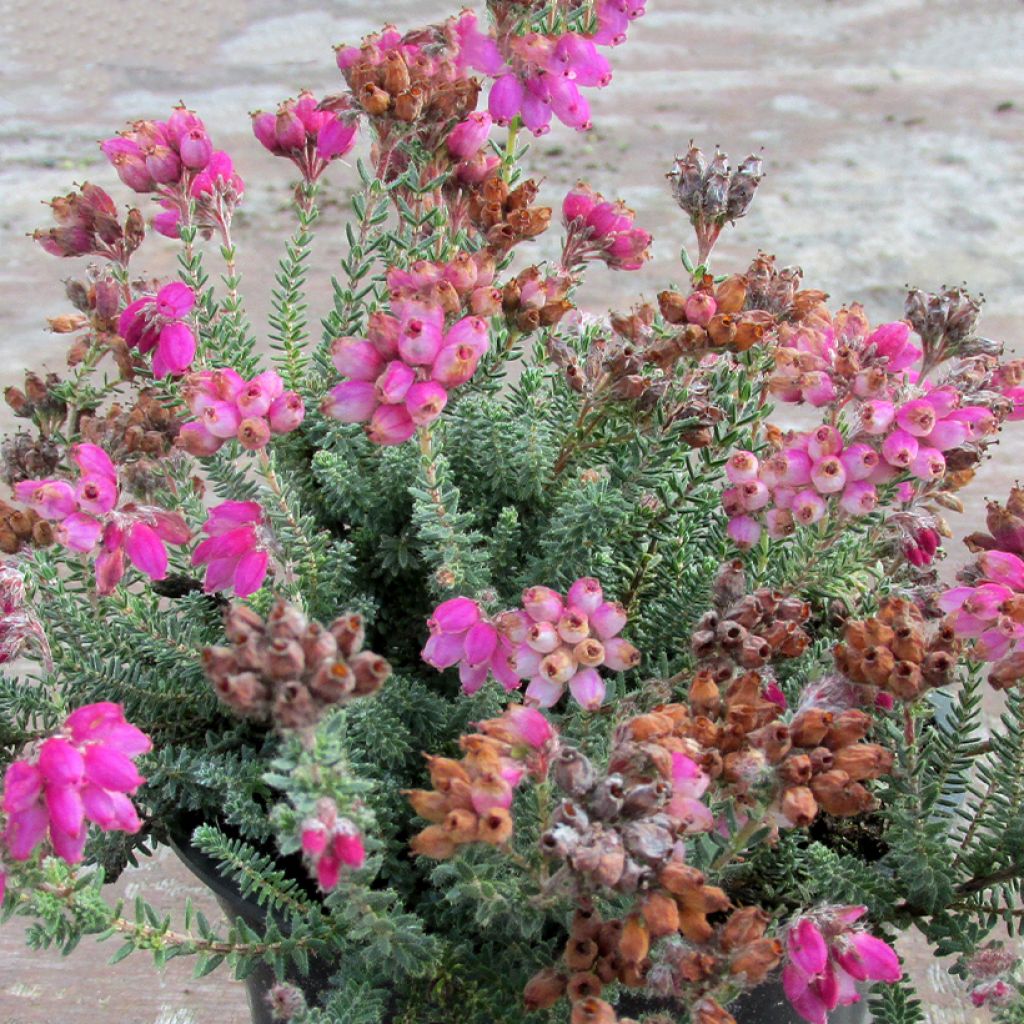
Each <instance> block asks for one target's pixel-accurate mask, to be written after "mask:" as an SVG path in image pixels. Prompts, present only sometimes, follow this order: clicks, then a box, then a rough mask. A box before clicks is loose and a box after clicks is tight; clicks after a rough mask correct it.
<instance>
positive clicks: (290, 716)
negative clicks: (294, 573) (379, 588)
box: [203, 601, 391, 731]
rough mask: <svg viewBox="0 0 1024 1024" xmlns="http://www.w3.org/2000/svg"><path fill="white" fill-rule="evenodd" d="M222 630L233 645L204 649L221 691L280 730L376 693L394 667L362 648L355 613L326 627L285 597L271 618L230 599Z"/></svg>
mask: <svg viewBox="0 0 1024 1024" xmlns="http://www.w3.org/2000/svg"><path fill="white" fill-rule="evenodd" d="M224 631H225V633H226V634H227V638H228V641H229V642H230V644H231V646H230V647H208V648H206V650H204V651H203V669H204V671H205V672H206V675H207V677H208V678H209V679H210V681H211V683H212V684H213V688H214V690H215V692H216V694H217V696H218V697H219V698H220V699H221V700H222V701H223V702H224V703H225V704H226V705H227V706H228V707H229V708H231V710H232V711H234V712H235V713H236V714H238V715H241V716H242V717H243V718H252V719H255V720H257V721H269V722H271V723H272V724H273V725H274V727H275V728H277V729H279V730H293V729H294V730H302V731H308V730H310V729H312V728H313V727H314V726H315V725H316V723H317V722H318V721H319V719H320V717H321V716H322V715H323V714H324V712H325V711H326V710H327V709H328V708H330V707H332V706H334V705H344V704H348V703H350V702H351V701H353V700H355V699H357V698H359V697H366V696H369V695H370V694H373V693H376V692H377V690H379V689H380V687H381V686H382V685H383V684H384V682H385V680H386V679H387V678H388V676H389V675H390V674H391V666H390V665H389V664H388V662H387V661H385V660H384V659H383V658H381V657H380V656H379V655H377V654H374V653H373V652H372V651H365V650H363V622H362V617H361V616H359V615H357V614H352V613H350V614H348V615H342V616H340V617H339V618H338V619H336V620H335V621H334V622H333V623H331V625H330V626H328V627H326V628H325V627H324V626H321V625H320V624H319V623H318V622H311V621H309V620H308V619H307V618H306V616H305V615H303V614H302V612H300V611H299V610H298V609H297V608H295V607H294V606H293V605H290V604H287V603H286V602H285V601H278V602H277V604H276V605H275V606H274V608H273V609H272V610H271V612H270V614H269V616H268V617H267V619H266V621H264V620H263V619H262V618H260V616H259V615H258V614H257V613H256V612H254V611H253V610H252V609H250V608H248V607H246V606H245V605H232V606H231V607H230V608H229V609H228V610H227V612H226V614H225V620H224Z"/></svg>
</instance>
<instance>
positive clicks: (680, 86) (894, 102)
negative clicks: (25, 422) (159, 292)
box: [0, 0, 1024, 1024]
mask: <svg viewBox="0 0 1024 1024" xmlns="http://www.w3.org/2000/svg"><path fill="white" fill-rule="evenodd" d="M649 2H650V13H649V14H648V16H647V17H646V18H644V19H643V20H642V21H640V22H639V23H638V24H637V25H636V26H635V28H634V31H633V35H632V36H631V39H630V41H629V43H628V44H627V45H626V46H624V47H622V48H620V49H618V50H616V51H615V52H614V54H613V61H614V65H615V69H616V75H615V81H614V82H613V83H612V85H611V87H609V88H608V89H607V90H605V91H604V92H602V93H600V94H598V95H597V97H596V99H595V101H594V103H593V107H594V121H595V124H596V125H597V128H596V130H595V131H594V132H593V133H591V134H590V135H589V136H587V137H580V136H577V135H573V134H572V133H569V132H567V131H565V130H564V129H561V128H558V129H556V130H555V131H554V132H553V133H552V134H551V135H549V136H547V137H546V138H544V139H542V140H540V142H539V143H538V144H537V145H536V146H535V147H534V150H533V152H532V154H531V156H530V157H529V158H528V159H529V160H530V161H531V165H532V166H533V167H535V168H537V170H538V172H539V173H541V174H543V175H545V176H546V178H547V182H546V184H547V186H548V187H549V189H548V191H547V193H546V195H547V196H548V197H550V198H551V199H553V200H554V201H557V198H558V197H559V196H560V194H561V193H562V192H563V191H564V188H565V187H566V186H567V185H569V184H570V183H571V182H572V181H573V180H574V179H575V178H576V177H579V176H584V177H586V178H588V180H589V181H590V182H591V184H593V185H594V186H595V187H596V188H599V189H601V190H603V191H605V192H606V194H613V193H614V194H615V195H619V196H621V197H623V198H625V199H626V200H627V201H628V202H629V203H630V204H631V205H633V206H634V207H635V208H636V209H637V211H638V222H639V223H640V224H641V225H644V226H646V227H648V228H650V229H652V230H654V232H655V234H656V236H657V240H656V243H655V247H654V252H655V256H656V259H655V261H654V262H653V264H652V265H651V266H649V267H648V268H646V269H645V270H644V271H643V272H642V273H640V274H637V275H625V274H619V275H613V274H610V273H609V272H605V271H602V270H600V269H598V270H595V271H594V275H593V280H592V282H591V284H590V286H589V288H588V294H589V296H590V297H591V298H592V299H593V301H594V303H595V305H596V307H597V309H601V308H603V307H604V306H606V305H608V304H610V303H612V304H616V305H618V306H620V307H621V306H625V305H627V304H628V303H629V302H630V301H631V299H630V296H631V295H632V294H634V291H635V289H637V288H639V289H641V290H642V291H643V292H644V293H645V294H646V295H647V296H649V297H651V296H653V295H654V293H655V292H656V291H657V290H658V289H659V288H661V287H663V286H664V284H665V283H667V282H669V281H671V280H673V279H678V275H677V273H676V271H677V267H678V264H677V263H676V254H677V252H678V248H679V245H680V243H682V242H689V239H688V238H687V237H686V232H685V231H684V228H685V225H684V223H683V221H682V219H681V216H680V215H679V214H678V211H677V210H675V208H674V207H673V206H672V204H671V202H670V200H669V198H668V195H667V191H666V188H665V183H664V179H663V177H662V175H663V173H664V171H665V170H667V169H668V166H669V165H670V163H671V159H672V157H673V155H674V154H675V153H676V152H680V151H682V150H683V149H685V147H686V144H687V142H688V140H689V139H690V138H691V137H692V138H694V139H696V140H697V142H698V143H699V144H700V145H701V146H702V147H704V148H705V149H706V150H709V149H711V148H712V147H713V146H714V144H715V143H716V142H718V143H721V144H722V145H723V147H724V148H725V149H726V150H727V151H728V152H729V153H730V154H731V155H732V156H733V157H734V158H736V159H737V160H738V159H740V158H742V157H743V156H744V155H746V153H747V152H748V151H750V150H756V149H763V151H764V154H763V155H764V158H765V161H766V164H767V168H768V171H769V176H768V178H767V179H766V181H765V182H764V184H763V185H762V187H761V190H760V192H759V194H758V197H757V199H756V201H755V203H754V207H753V210H752V212H751V214H750V216H748V217H747V218H746V219H745V220H744V221H742V222H741V223H740V224H739V225H738V226H737V227H736V228H735V229H733V230H732V231H730V232H728V233H727V234H726V236H725V238H724V240H723V242H722V243H721V244H720V246H719V249H718V252H717V253H716V267H718V268H720V269H730V270H731V269H739V268H742V266H744V265H745V262H746V261H747V260H748V259H749V257H750V256H752V255H753V253H754V252H755V250H756V249H757V248H758V247H763V248H765V249H767V250H769V251H772V252H775V253H777V254H778V256H779V258H780V260H781V261H782V262H784V263H798V264H800V265H801V266H803V267H804V269H805V271H806V278H805V280H806V282H807V284H808V285H809V286H813V287H821V288H824V289H825V290H827V291H828V292H830V293H831V295H832V296H833V299H834V301H836V302H837V303H838V302H842V301H849V300H854V299H859V300H861V301H864V302H865V303H866V304H867V306H868V309H869V313H870V315H871V316H872V318H873V319H882V318H886V317H889V318H892V317H896V316H898V315H899V314H900V311H901V308H902V296H903V291H904V286H905V285H906V284H908V283H910V284H914V285H918V286H921V287H926V288H934V287H937V286H939V285H941V284H943V283H948V284H955V283H959V282H961V281H966V282H968V284H969V285H970V287H971V288H972V289H974V290H976V291H982V292H984V293H985V295H986V296H987V299H988V303H987V306H986V311H985V321H984V323H985V328H986V330H985V333H986V334H987V335H988V336H991V337H1001V338H1003V339H1005V340H1007V341H1008V342H1009V343H1010V345H1011V347H1015V348H1016V351H1017V352H1018V354H1022V349H1021V341H1022V339H1021V334H1022V331H1021V328H1022V325H1024V314H1022V313H1021V311H1020V307H1019V297H1020V295H1021V294H1022V292H1024V231H1022V230H1021V229H1022V225H1024V191H1022V187H1021V181H1022V180H1024V145H1022V141H1021V140H1022V137H1024V4H1022V3H1020V2H1019V0H832V2H829V0H744V2H743V3H742V4H727V3H722V4H718V5H709V4H706V3H698V2H697V0H649ZM452 9H453V8H451V7H448V6H446V5H444V4H441V3H440V2H439V0H419V2H417V0H385V2H383V3H381V4H379V5H375V6H374V7H373V8H368V6H366V5H363V4H357V3H354V2H352V0H336V2H334V3H331V2H328V0H292V2H290V3H289V4H287V5H284V4H279V3H274V2H272V0H219V2H217V3H214V2H212V0H178V2H177V3H173V4H172V3H147V2H145V0H68V2H58V0H0V39H3V40H4V61H3V63H2V65H0V237H2V243H0V383H2V384H8V383H13V382H15V381H16V380H17V379H18V378H19V377H20V372H21V368H22V367H24V366H31V367H33V368H35V369H41V368H43V367H48V368H52V369H57V370H59V369H60V367H61V362H62V355H63V350H64V340H63V339H61V338H59V337H56V336H53V335H48V334H46V333H44V329H45V318H46V317H47V316H53V315H56V314H59V313H61V312H64V311H65V308H66V304H65V302H64V300H63V294H62V288H61V287H60V284H59V281H60V279H61V278H63V277H66V276H69V275H71V274H72V273H74V272H78V271H79V268H78V267H73V266H72V263H73V262H74V261H67V262H65V263H64V264H63V265H61V266H58V265H56V264H55V262H54V260H53V259H52V258H51V257H49V256H46V255H45V254H44V253H42V251H41V250H39V249H38V248H37V247H36V246H35V245H34V244H32V243H31V242H30V241H29V240H28V239H26V238H25V237H24V234H25V232H27V231H30V230H31V229H32V228H34V227H38V226H43V225H45V224H46V216H45V214H46V210H45V209H44V208H42V207H41V206H39V205H38V202H39V200H42V199H48V198H49V197H50V196H52V195H55V194H58V193H62V192H64V191H66V190H67V189H68V188H69V187H70V185H71V183H72V182H73V181H82V180H85V179H89V180H93V181H96V182H97V183H100V184H102V185H104V186H105V187H107V188H108V189H109V190H110V191H111V192H112V193H113V194H114V195H115V196H116V197H117V198H118V200H119V201H123V202H126V201H128V199H129V198H130V197H129V195H128V194H127V192H126V190H124V189H123V188H121V187H120V186H119V183H117V181H116V178H115V176H114V174H113V172H112V171H111V170H110V168H109V167H107V166H106V164H105V163H103V162H101V161H100V160H99V159H98V151H97V149H96V140H97V139H98V138H100V137H102V136H104V135H106V134H110V133H111V132H112V131H113V130H115V129H117V128H119V127H120V126H121V125H122V124H123V123H124V122H125V121H127V120H129V119H132V118H137V117H162V116H165V115H166V113H167V112H168V110H169V108H170V107H171V106H172V104H174V103H175V102H176V101H177V100H178V99H184V100H185V101H186V102H187V103H188V104H189V105H190V106H192V107H194V108H195V109H196V110H198V111H199V113H200V114H201V115H202V116H203V117H204V118H205V120H206V122H207V125H208V126H209V127H210V129H211V131H212V133H213V136H214V139H215V142H216V143H217V145H218V146H220V147H222V148H225V149H227V150H228V151H229V152H231V153H232V154H233V156H234V157H235V159H236V163H237V165H238V166H239V169H240V170H241V173H242V174H243V176H244V177H245V179H246V182H247V186H248V187H247V195H246V202H245V205H244V207H243V213H242V214H241V215H240V216H239V218H238V221H237V225H238V228H237V237H238V241H239V242H240V244H241V247H242V254H241V259H240V266H241V269H242V271H243V274H244V275H245V278H246V282H245V289H246V293H247V297H248V304H249V308H250V310H251V311H252V312H253V313H254V314H256V315H257V317H262V315H263V314H264V313H265V310H266V301H265V299H261V298H260V296H261V294H265V292H266V289H267V285H268V282H269V281H270V280H271V277H272V273H273V265H274V260H275V258H276V255H277V254H278V253H279V252H280V243H281V240H283V238H284V237H285V235H286V232H287V231H288V228H289V225H288V215H287V205H288V179H289V174H288V170H289V167H288V165H287V164H286V163H285V162H283V161H275V160H273V159H272V158H270V157H269V156H268V155H267V154H265V153H264V152H263V151H262V150H261V149H260V148H259V147H258V146H257V144H256V143H255V142H254V141H253V140H252V138H251V136H250V134H249V128H248V117H247V111H249V110H251V109H253V108H256V107H261V106H262V107H268V106H271V105H272V104H274V103H275V102H276V101H277V100H278V99H280V98H282V97H283V96H286V95H290V94H294V93H295V92H296V90H297V89H299V88H301V87H309V88H312V89H314V90H315V91H317V92H325V91H327V92H329V91H332V90H337V88H338V83H339V77H338V73H337V71H336V69H335V68H334V65H333V60H332V53H331V50H330V46H331V44H333V43H336V42H341V41H346V42H354V41H358V39H359V37H360V36H361V35H362V34H363V33H365V32H367V31H370V30H372V29H374V28H375V27H377V26H378V24H379V21H378V17H379V19H380V20H391V21H394V22H395V23H397V24H398V25H400V26H403V27H414V26H416V25H419V24H423V23H424V22H427V21H430V20H436V19H439V18H441V17H443V16H445V15H446V14H447V13H449V12H450V11H451V10H452ZM354 177H355V175H354V171H353V170H352V169H350V168H348V169H347V168H344V167H338V166H335V167H334V168H332V171H331V173H330V175H329V176H328V181H329V191H330V193H331V194H332V195H333V197H334V198H335V199H338V198H341V197H343V194H344V192H345V190H346V189H347V188H349V187H350V186H351V185H352V183H353V179H354ZM342 216H343V208H342V207H341V206H340V205H339V204H338V203H337V202H334V203H331V204H329V205H326V206H325V208H324V217H323V219H322V221H321V226H320V228H319V236H318V239H317V243H316V246H315V253H314V259H313V263H312V268H311V269H312V277H313V279H314V281H316V280H319V282H320V284H319V285H318V286H317V287H316V288H315V290H314V311H315V310H316V309H318V308H319V309H322V308H323V307H324V305H325V303H326V295H327V291H326V287H325V285H326V282H327V275H329V273H330V272H331V270H332V268H333V267H334V266H335V265H336V261H337V259H338V256H339V255H340V253H341V251H342V249H341V245H342V239H343V235H342V233H341V229H340V225H341V223H342ZM547 251H550V247H548V248H545V247H543V246H542V247H541V252H542V253H543V252H547ZM210 266H211V267H213V266H214V264H213V263H211V264H210ZM139 267H140V268H144V269H147V270H149V271H151V272H152V273H154V274H165V273H168V272H170V270H171V269H172V267H173V251H172V247H171V245H170V243H167V242H166V241H164V240H162V239H159V238H154V239H153V241H152V242H151V243H150V244H149V245H147V247H146V249H144V250H143V254H142V258H141V260H140V261H139ZM318 304H319V305H318ZM11 422H12V421H11V419H10V417H9V416H8V414H7V410H6V408H4V409H3V410H0V427H2V428H8V427H9V426H10V425H11ZM1022 457H1024V430H1020V429H1019V428H1018V429H1016V430H1015V431H1012V432H1011V433H1010V436H1009V437H1008V438H1007V440H1006V441H1004V442H1003V444H1002V446H1001V447H1000V449H999V450H998V453H997V455H996V457H995V458H994V459H993V460H992V461H991V462H990V463H989V465H988V466H987V467H986V468H985V470H984V471H983V472H982V473H981V474H979V479H978V481H977V482H976V484H975V485H973V487H972V489H971V497H972V500H973V507H974V508H976V509H978V508H980V507H981V497H982V496H983V495H985V494H993V495H999V494H1002V493H1005V490H1006V488H1007V485H1008V484H1009V482H1011V481H1012V480H1013V479H1014V478H1015V477H1016V474H1017V469H1016V467H1017V466H1018V465H1019V464H1020V463H1021V460H1022ZM137 889H140V890H142V891H145V892H146V894H147V896H148V897H149V898H151V899H153V900H154V901H156V902H157V903H159V904H161V905H167V906H168V907H170V906H173V905H174V904H175V903H176V902H178V901H179V898H180V897H181V896H182V895H184V893H185V892H186V891H192V892H193V895H195V896H197V897H198V898H201V894H200V893H198V892H196V891H195V890H196V886H195V885H194V884H193V882H192V881H191V879H190V876H188V875H187V873H186V872H185V871H184V869H182V868H181V867H180V866H179V865H177V863H176V862H175V861H174V859H173V857H172V856H171V855H170V854H169V853H167V852H166V851H162V852H161V853H160V855H158V856H157V857H155V858H154V859H152V860H151V861H149V862H147V863H145V864H144V865H142V866H141V867H140V868H139V869H136V870H132V871H129V872H128V873H126V875H125V877H124V878H123V879H122V881H121V883H120V884H119V886H118V892H119V893H121V894H128V895H130V894H132V893H133V892H134V891H136V890H137ZM212 912H215V910H214V911H212ZM19 932H20V930H19V927H18V925H17V924H13V925H9V926H7V927H6V928H4V929H3V931H2V932H0V1024H49V1022H50V1021H52V1020H54V1019H60V1020H61V1021H63V1022H66V1024H95V1022H98V1021H107V1020H109V1021H114V1022H117V1024H153V1022H159V1024H242V1022H244V1021H245V1020H247V1014H246V1010H245V1002H244V995H243V993H242V991H241V988H240V986H238V985H235V984H233V983H231V982H230V981H228V980H227V979H226V977H225V976H224V975H221V974H215V975H213V976H212V977H209V978H206V979H203V980H202V981H198V982H195V981H192V980H191V979H190V976H189V968H188V965H187V963H186V962H185V961H175V962H173V963H172V964H171V965H170V967H169V968H168V969H167V970H166V971H165V972H164V973H163V974H162V975H158V974H155V973H154V972H153V971H152V969H151V968H150V966H149V964H148V963H146V961H145V960H144V959H143V958H142V957H141V956H140V957H136V958H129V959H128V960H127V961H123V962H122V963H120V964H118V965H116V966H114V967H109V966H106V965H105V960H106V958H107V957H108V956H109V954H110V953H111V952H112V951H113V950H112V948H110V947H102V946H100V947H97V946H95V945H89V944H84V945H83V946H82V947H80V948H79V949H78V950H77V951H76V952H75V953H74V954H73V956H72V957H71V958H70V959H69V960H66V961H64V960H61V959H60V958H59V957H57V956H55V955H52V954H45V953H33V952H31V951H27V950H25V949H24V948H23V947H22V945H21V936H20V933H19ZM908 955H909V957H910V960H911V964H912V969H913V971H914V974H915V976H917V978H918V979H919V981H920V982H921V984H922V992H923V994H924V997H925V999H926V1001H927V1002H928V1012H929V1017H930V1018H931V1020H933V1021H935V1022H940V1021H941V1022H944V1024H946V1022H948V1024H960V1022H967V1021H970V1020H973V1019H975V1016H976V1013H975V1011H973V1010H972V1009H971V1008H970V1007H969V1006H965V1005H964V1003H963V1001H962V999H960V998H959V997H958V995H957V993H956V990H955V986H953V985H952V984H951V983H950V981H949V979H948V978H947V977H946V976H945V974H944V972H943V970H942V968H941V965H936V964H934V963H932V962H931V961H930V959H929V958H928V956H927V952H926V951H925V950H923V949H921V948H919V946H918V945H917V944H915V943H910V944H909V945H908Z"/></svg>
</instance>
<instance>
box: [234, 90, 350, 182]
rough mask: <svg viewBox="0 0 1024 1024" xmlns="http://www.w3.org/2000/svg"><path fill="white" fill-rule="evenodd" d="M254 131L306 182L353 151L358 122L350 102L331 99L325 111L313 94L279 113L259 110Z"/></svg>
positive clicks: (287, 104)
mask: <svg viewBox="0 0 1024 1024" xmlns="http://www.w3.org/2000/svg"><path fill="white" fill-rule="evenodd" d="M325 103H327V101H325ZM252 130H253V134H254V135H255V136H256V138H257V139H258V140H259V142H260V144H261V145H262V146H263V147H264V149H267V150H269V152H271V153H273V154H274V156H283V157H286V158H287V159H289V160H291V162H292V163H293V164H295V166H296V167H298V169H299V171H300V172H301V174H302V176H303V178H304V179H305V180H306V181H316V180H317V179H318V178H319V177H320V175H321V174H323V172H324V171H325V170H326V169H327V166H328V164H330V163H331V161H332V160H336V159H338V158H339V157H342V156H345V155H346V154H347V153H348V152H350V151H351V149H352V147H353V146H354V145H355V144H356V137H357V135H358V133H359V121H358V118H357V117H356V114H355V113H354V112H353V111H350V110H349V108H348V105H347V102H346V104H345V105H344V106H339V103H338V101H337V100H331V101H330V102H329V103H328V105H327V107H326V108H325V106H324V104H321V103H319V102H318V101H317V99H316V97H315V96H314V95H313V94H312V93H311V92H301V93H299V96H298V99H288V100H285V101H284V102H283V103H282V104H281V105H280V106H279V107H278V109H277V112H276V113H270V112H269V111H256V112H255V113H254V114H253V115H252Z"/></svg>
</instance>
